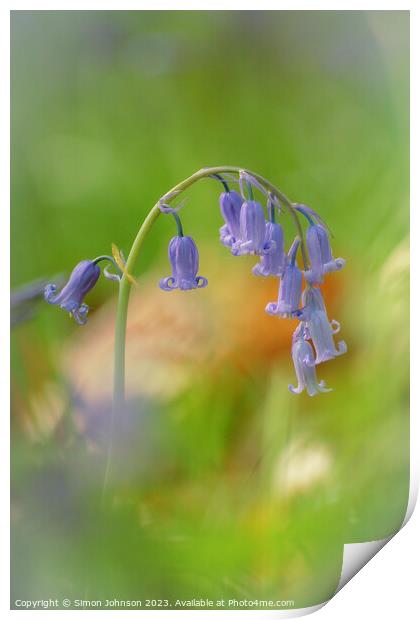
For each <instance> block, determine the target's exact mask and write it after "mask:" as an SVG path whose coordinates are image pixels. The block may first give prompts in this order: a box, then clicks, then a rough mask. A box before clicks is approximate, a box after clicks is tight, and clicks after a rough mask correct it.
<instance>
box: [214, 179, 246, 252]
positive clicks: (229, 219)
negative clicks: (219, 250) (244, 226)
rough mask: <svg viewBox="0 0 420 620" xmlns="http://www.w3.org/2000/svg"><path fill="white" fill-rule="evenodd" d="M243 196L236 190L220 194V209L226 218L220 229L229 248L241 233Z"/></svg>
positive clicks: (221, 238) (222, 239)
mask: <svg viewBox="0 0 420 620" xmlns="http://www.w3.org/2000/svg"><path fill="white" fill-rule="evenodd" d="M243 201H244V200H243V198H242V196H241V195H240V194H238V192H235V190H231V191H229V192H223V193H222V194H220V199H219V203H220V211H221V212H222V216H223V219H224V220H225V224H224V226H222V227H221V228H220V230H219V232H220V241H221V242H222V244H223V245H224V246H226V247H228V248H231V247H232V245H233V244H234V243H236V241H237V240H238V239H239V235H240V216H241V207H242V203H243Z"/></svg>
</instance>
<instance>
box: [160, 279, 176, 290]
mask: <svg viewBox="0 0 420 620" xmlns="http://www.w3.org/2000/svg"><path fill="white" fill-rule="evenodd" d="M174 284H175V278H174V277H172V276H168V277H167V278H162V279H161V280H160V281H159V287H160V288H161V289H162V291H173V290H175V288H176V287H175V286H174Z"/></svg>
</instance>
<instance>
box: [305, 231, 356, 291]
mask: <svg viewBox="0 0 420 620" xmlns="http://www.w3.org/2000/svg"><path fill="white" fill-rule="evenodd" d="M306 244H307V247H308V254H309V258H310V261H311V268H310V269H309V270H307V271H305V272H304V275H305V279H306V281H307V282H309V283H310V284H322V282H323V281H324V274H325V273H329V272H331V271H338V270H340V269H342V268H343V267H344V265H345V264H346V262H345V260H344V259H343V258H336V259H334V258H333V256H332V252H331V245H330V240H329V236H328V232H327V231H326V230H325V228H324V226H321V225H320V224H312V225H311V226H309V228H308V231H307V233H306Z"/></svg>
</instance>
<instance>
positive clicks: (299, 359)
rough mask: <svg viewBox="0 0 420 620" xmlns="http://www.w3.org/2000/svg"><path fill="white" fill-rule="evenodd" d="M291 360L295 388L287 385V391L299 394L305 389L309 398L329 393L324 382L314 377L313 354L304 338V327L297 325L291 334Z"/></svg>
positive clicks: (329, 390)
mask: <svg viewBox="0 0 420 620" xmlns="http://www.w3.org/2000/svg"><path fill="white" fill-rule="evenodd" d="M292 359H293V364H294V366H295V371H296V377H297V380H298V385H297V387H293V385H289V390H290V391H291V392H293V393H294V394H300V393H301V392H303V390H304V389H306V391H307V393H308V395H309V396H315V394H318V393H319V392H331V389H330V388H327V387H325V381H320V382H319V383H318V379H317V376H316V369H315V359H314V352H313V350H312V347H311V345H310V343H309V342H307V341H306V340H305V337H304V327H303V325H302V324H301V325H299V327H298V328H297V329H296V331H295V333H294V334H293V343H292Z"/></svg>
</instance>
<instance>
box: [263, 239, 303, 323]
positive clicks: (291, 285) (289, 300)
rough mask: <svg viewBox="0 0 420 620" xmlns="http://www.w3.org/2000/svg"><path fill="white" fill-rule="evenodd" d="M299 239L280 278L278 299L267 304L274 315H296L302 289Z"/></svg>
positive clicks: (270, 312) (268, 309)
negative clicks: (298, 258)
mask: <svg viewBox="0 0 420 620" xmlns="http://www.w3.org/2000/svg"><path fill="white" fill-rule="evenodd" d="M299 244H300V241H299V239H297V238H296V239H295V240H294V242H293V244H292V246H291V248H290V250H289V254H288V256H287V265H286V267H285V269H284V274H283V277H282V279H281V280H280V286H279V297H278V301H277V303H276V302H270V303H268V304H267V305H266V307H265V311H266V312H267V313H268V314H271V315H273V316H279V317H282V318H288V317H292V316H294V315H296V313H297V312H298V310H299V302H300V296H301V291H302V279H303V278H302V272H301V270H300V269H299V267H298V266H297V265H296V254H297V250H298V247H299Z"/></svg>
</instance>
